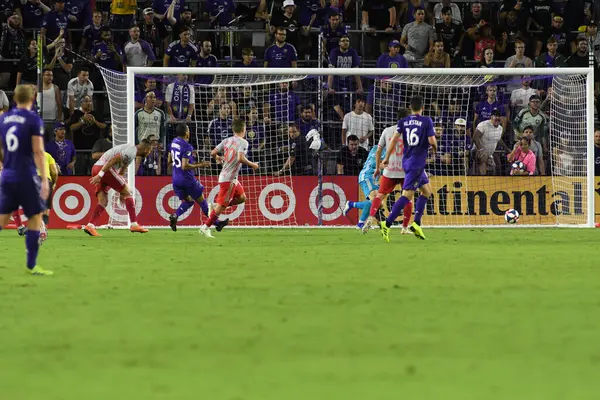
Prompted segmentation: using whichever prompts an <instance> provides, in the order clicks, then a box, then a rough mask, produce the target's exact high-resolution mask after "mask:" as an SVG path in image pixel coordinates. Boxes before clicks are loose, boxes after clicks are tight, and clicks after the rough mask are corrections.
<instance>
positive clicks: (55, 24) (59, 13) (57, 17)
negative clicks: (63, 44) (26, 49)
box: [41, 0, 68, 44]
mask: <svg viewBox="0 0 600 400" xmlns="http://www.w3.org/2000/svg"><path fill="white" fill-rule="evenodd" d="M67 21H68V19H67V13H66V12H65V0H56V1H55V3H54V10H53V11H50V12H49V13H48V14H46V15H44V20H43V21H42V29H41V35H42V43H44V44H46V40H47V39H50V40H51V41H52V40H54V39H56V37H57V36H58V35H59V34H60V32H61V31H63V32H66V31H67Z"/></svg>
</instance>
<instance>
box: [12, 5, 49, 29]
mask: <svg viewBox="0 0 600 400" xmlns="http://www.w3.org/2000/svg"><path fill="white" fill-rule="evenodd" d="M19 3H20V4H19ZM19 3H17V2H15V4H16V5H18V6H19V8H18V9H19V10H20V11H21V19H22V20H23V26H22V27H23V29H36V30H37V29H40V28H41V27H42V22H43V21H44V15H45V14H47V13H49V12H50V7H48V6H47V5H45V4H44V3H42V2H41V1H40V0H27V1H25V3H22V2H19Z"/></svg>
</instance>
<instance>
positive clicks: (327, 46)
mask: <svg viewBox="0 0 600 400" xmlns="http://www.w3.org/2000/svg"><path fill="white" fill-rule="evenodd" d="M321 37H322V38H323V39H322V40H323V48H324V50H325V55H326V56H329V54H331V51H332V50H333V49H336V48H337V47H338V46H339V43H340V40H341V39H342V37H348V32H347V30H346V27H345V26H344V25H343V24H342V23H341V16H340V14H339V13H337V12H332V13H331V14H329V20H328V21H327V24H326V25H323V26H322V27H321ZM328 58H329V57H328Z"/></svg>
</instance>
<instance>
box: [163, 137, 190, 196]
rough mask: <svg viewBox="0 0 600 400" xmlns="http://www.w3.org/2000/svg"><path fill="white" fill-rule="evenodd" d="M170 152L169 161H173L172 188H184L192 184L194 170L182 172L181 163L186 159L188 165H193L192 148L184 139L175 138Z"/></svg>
mask: <svg viewBox="0 0 600 400" xmlns="http://www.w3.org/2000/svg"><path fill="white" fill-rule="evenodd" d="M169 151H170V152H171V159H172V160H173V186H185V185H186V184H189V183H190V182H194V181H195V180H196V178H195V177H194V170H193V169H188V170H187V171H184V170H183V168H182V161H183V159H184V158H187V160H188V163H190V164H193V163H194V161H195V160H194V148H193V147H192V145H191V144H189V143H188V142H187V141H186V140H185V139H183V138H180V137H176V138H175V140H173V142H171V147H170V149H169Z"/></svg>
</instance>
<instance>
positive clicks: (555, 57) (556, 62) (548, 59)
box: [535, 36, 566, 68]
mask: <svg viewBox="0 0 600 400" xmlns="http://www.w3.org/2000/svg"><path fill="white" fill-rule="evenodd" d="M546 49H547V52H546V53H542V54H540V55H539V56H538V57H537V58H536V59H535V67H536V68H557V67H562V66H563V65H564V64H565V62H566V58H565V56H564V55H562V54H560V53H558V41H557V40H556V38H555V37H554V36H550V37H549V38H548V40H547V41H546Z"/></svg>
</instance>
